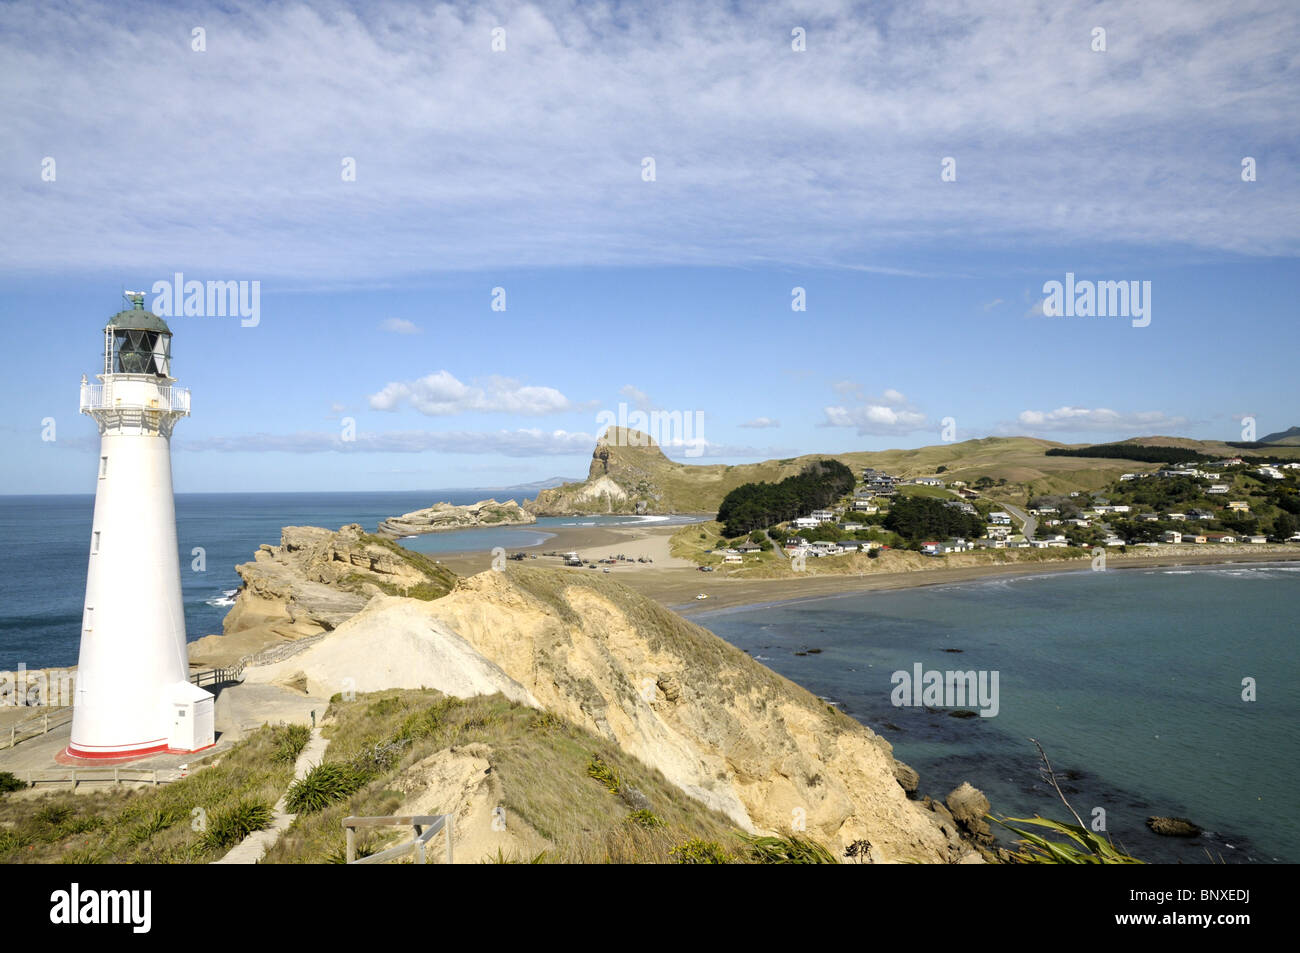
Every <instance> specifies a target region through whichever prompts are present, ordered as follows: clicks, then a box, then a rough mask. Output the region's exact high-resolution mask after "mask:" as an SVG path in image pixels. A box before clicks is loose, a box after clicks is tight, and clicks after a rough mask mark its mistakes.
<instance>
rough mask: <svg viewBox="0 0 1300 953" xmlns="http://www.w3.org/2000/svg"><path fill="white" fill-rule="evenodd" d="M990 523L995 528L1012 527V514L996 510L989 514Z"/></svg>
mask: <svg viewBox="0 0 1300 953" xmlns="http://www.w3.org/2000/svg"><path fill="white" fill-rule="evenodd" d="M989 522H990V523H992V524H993V525H994V526H1010V525H1011V514H1010V513H1004V512H1002V511H1001V510H994V511H993V512H992V513H990V514H989Z"/></svg>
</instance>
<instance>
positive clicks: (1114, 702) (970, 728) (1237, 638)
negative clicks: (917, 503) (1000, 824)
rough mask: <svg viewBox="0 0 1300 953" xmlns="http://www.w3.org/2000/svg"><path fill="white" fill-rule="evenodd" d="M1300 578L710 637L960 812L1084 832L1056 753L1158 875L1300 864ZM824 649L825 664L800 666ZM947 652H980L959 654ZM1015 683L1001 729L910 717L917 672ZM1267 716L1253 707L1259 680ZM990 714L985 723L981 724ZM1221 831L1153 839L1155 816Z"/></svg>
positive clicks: (927, 604) (1146, 583)
mask: <svg viewBox="0 0 1300 953" xmlns="http://www.w3.org/2000/svg"><path fill="white" fill-rule="evenodd" d="M1298 610H1300V567H1296V566H1294V565H1291V566H1287V565H1276V566H1245V565H1243V566H1235V567H1212V568H1197V569H1160V570H1112V571H1110V572H1104V573H1094V572H1088V571H1084V572H1080V573H1066V574H1054V575H1043V576H1022V577H1013V578H1001V579H996V580H989V581H982V582H978V583H971V584H963V585H953V586H942V587H925V588H920V589H910V590H900V591H893V592H872V593H860V594H853V595H848V596H838V597H834V598H826V599H817V600H809V601H802V602H797V603H786V604H775V605H769V606H764V607H761V608H757V609H754V608H749V609H737V610H720V611H718V612H706V613H702V614H699V615H696V616H694V617H693V619H694V621H697V622H699V623H700V624H701V625H704V626H707V627H708V628H710V629H711V630H713V631H714V632H716V633H717V634H718V635H720V636H721V637H723V638H725V639H727V640H728V641H729V642H732V643H733V644H735V645H737V646H739V647H740V648H742V649H745V650H746V651H748V652H750V653H751V654H752V655H753V656H754V657H755V658H758V659H760V660H761V661H762V662H763V663H764V664H765V665H767V666H769V667H770V668H773V669H775V670H776V671H778V672H780V673H781V674H782V675H785V676H787V677H788V678H790V679H792V680H793V681H796V682H798V683H799V684H801V685H803V686H805V687H806V688H808V689H809V690H811V691H813V692H815V693H817V694H819V695H821V696H823V697H825V698H827V699H830V700H832V701H835V702H838V703H839V704H840V705H841V706H842V707H843V709H844V710H845V711H846V712H848V713H849V714H850V715H853V716H854V717H855V718H858V719H859V720H861V721H863V722H864V723H866V724H868V725H871V726H873V727H874V728H876V729H877V730H878V731H879V732H880V734H881V735H883V736H884V737H886V738H887V739H888V740H889V741H890V742H891V743H892V744H893V745H894V747H895V753H896V755H897V756H898V757H899V758H900V759H902V760H903V761H905V762H907V763H909V764H911V765H912V766H913V767H915V768H916V769H917V770H918V771H919V772H920V773H921V792H922V793H927V794H930V795H932V796H935V797H939V798H942V797H943V796H945V795H946V794H947V792H948V791H950V790H952V788H954V787H955V786H956V785H957V784H959V783H960V782H962V781H963V780H969V781H970V782H971V783H972V784H974V785H975V786H976V787H978V788H980V789H982V790H983V791H984V792H985V793H986V794H987V795H988V797H989V799H990V801H991V802H992V804H993V810H994V812H995V813H1005V814H1008V815H1012V816H1028V815H1031V814H1033V813H1035V812H1038V813H1041V814H1043V815H1045V816H1051V817H1055V818H1057V819H1060V820H1065V819H1067V818H1068V815H1066V813H1065V809H1064V807H1063V806H1062V805H1061V803H1060V802H1059V801H1058V800H1057V799H1056V796H1055V794H1054V793H1053V792H1052V791H1051V790H1050V788H1048V786H1047V785H1046V784H1045V783H1043V782H1042V781H1041V780H1040V779H1039V771H1038V762H1037V754H1036V752H1035V751H1034V748H1033V746H1032V744H1031V743H1030V742H1029V740H1028V739H1029V738H1031V737H1032V738H1036V739H1038V740H1039V741H1040V742H1041V743H1042V745H1043V747H1044V748H1045V749H1046V751H1047V754H1048V757H1049V758H1050V759H1051V760H1052V764H1053V767H1054V768H1055V769H1056V770H1057V774H1058V776H1060V777H1062V778H1064V779H1065V780H1064V787H1065V789H1066V794H1067V797H1068V798H1069V799H1070V801H1071V803H1072V804H1073V805H1074V807H1075V809H1076V810H1077V811H1078V813H1079V814H1080V815H1081V816H1083V817H1084V819H1085V820H1089V821H1090V820H1091V819H1092V817H1093V816H1094V815H1093V813H1092V812H1093V809H1094V808H1097V807H1100V808H1103V809H1104V810H1105V812H1106V821H1107V829H1108V831H1109V832H1110V834H1111V835H1112V837H1113V838H1114V839H1115V840H1116V842H1117V843H1120V844H1122V846H1124V847H1126V848H1128V849H1129V850H1130V851H1131V852H1132V853H1134V854H1135V855H1137V856H1139V857H1142V858H1144V859H1148V860H1152V861H1182V862H1187V863H1203V862H1208V860H1209V857H1207V856H1206V853H1205V850H1206V848H1209V850H1210V852H1211V854H1212V855H1213V857H1214V859H1215V860H1216V861H1217V860H1218V859H1219V858H1220V857H1222V859H1223V860H1224V861H1227V862H1269V861H1285V862H1291V863H1295V862H1300V819H1298V818H1297V816H1296V811H1295V808H1296V790H1297V788H1298V786H1300V766H1298V762H1297V755H1298V754H1300V729H1298V728H1297V719H1298V718H1300V651H1298V650H1297V641H1296V639H1297V628H1298V626H1297V619H1298V618H1300V611H1298ZM810 648H819V649H821V650H822V651H821V652H820V653H814V654H808V655H797V654H795V653H797V652H802V651H806V650H807V649H810ZM947 649H960V650H961V651H960V652H948V651H945V650H947ZM917 662H920V663H921V664H922V665H923V667H924V669H926V670H931V669H933V670H939V671H949V670H961V671H967V670H975V671H981V670H983V671H989V672H992V671H997V672H998V673H999V682H998V685H999V711H998V713H997V714H996V715H995V716H993V717H987V718H986V717H973V718H965V719H961V718H954V717H952V716H951V715H949V714H948V712H949V711H950V710H951V709H947V708H938V707H935V708H933V709H932V710H927V709H926V708H924V707H921V708H914V707H896V706H895V705H894V704H893V703H892V701H891V692H892V690H893V688H894V683H893V682H892V680H891V675H892V673H894V672H895V671H898V670H906V671H909V672H910V671H911V670H912V668H913V665H914V664H915V663H917ZM1247 677H1251V678H1254V679H1256V681H1257V692H1258V695H1257V698H1258V700H1257V701H1254V702H1247V701H1243V700H1242V691H1243V688H1242V680H1243V679H1244V678H1247ZM967 707H968V708H969V709H971V710H974V709H975V707H976V706H974V705H968V706H967ZM1153 814H1158V815H1174V816H1183V817H1187V818H1189V819H1191V820H1192V821H1194V822H1196V823H1197V824H1199V825H1200V826H1201V827H1203V828H1205V830H1206V832H1207V833H1206V834H1205V835H1203V836H1202V837H1200V838H1196V839H1194V840H1188V841H1184V840H1175V839H1172V838H1163V837H1158V836H1156V835H1154V834H1152V833H1150V832H1149V831H1148V830H1147V829H1146V827H1145V824H1144V821H1145V819H1146V818H1147V817H1148V816H1149V815H1153Z"/></svg>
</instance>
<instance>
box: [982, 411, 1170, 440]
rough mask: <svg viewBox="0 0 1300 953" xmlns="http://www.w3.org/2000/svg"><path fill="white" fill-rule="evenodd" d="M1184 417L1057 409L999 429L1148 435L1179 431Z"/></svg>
mask: <svg viewBox="0 0 1300 953" xmlns="http://www.w3.org/2000/svg"><path fill="white" fill-rule="evenodd" d="M1186 423H1187V418H1186V417H1172V416H1170V415H1168V414H1166V413H1164V412H1163V411H1159V410H1144V411H1135V412H1130V413H1119V412H1118V411H1114V410H1109V409H1107V408H1105V407H1097V408H1087V407H1058V408H1056V410H1047V411H1043V410H1025V411H1022V412H1021V413H1020V416H1019V417H1017V418H1016V422H1015V424H1013V425H1007V424H1004V425H1003V426H1002V428H1000V429H1003V430H1004V431H1005V430H1008V429H1009V430H1012V431H1015V432H1019V433H1054V432H1082V431H1113V432H1115V433H1125V434H1128V435H1132V434H1134V433H1148V434H1150V433H1152V432H1154V431H1155V430H1159V429H1170V428H1177V427H1181V426H1183V425H1184V424H1186Z"/></svg>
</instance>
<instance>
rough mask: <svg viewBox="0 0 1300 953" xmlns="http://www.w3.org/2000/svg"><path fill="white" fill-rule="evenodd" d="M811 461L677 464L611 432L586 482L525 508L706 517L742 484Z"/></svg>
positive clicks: (546, 494)
mask: <svg viewBox="0 0 1300 953" xmlns="http://www.w3.org/2000/svg"><path fill="white" fill-rule="evenodd" d="M811 459H812V458H811V457H809V458H799V459H798V460H796V459H791V460H788V461H768V462H766V463H753V464H745V465H742V466H723V465H711V466H698V465H692V464H684V463H677V462H675V461H673V460H669V459H668V458H667V457H666V456H664V453H663V450H661V449H660V448H659V445H658V444H657V443H655V441H654V440H653V439H652V438H651V437H650V436H648V435H647V434H644V433H641V432H640V431H638V430H628V429H625V428H621V427H611V428H609V429H608V430H607V431H606V432H605V433H604V434H602V435H601V436H600V437H599V438H598V439H597V441H596V449H595V450H593V451H592V454H591V466H590V468H589V469H588V472H587V479H586V480H584V481H582V482H581V483H566V484H564V485H562V486H558V487H554V488H553V489H549V490H542V491H541V492H540V493H538V494H537V497H536V499H533V500H530V501H528V502H527V503H525V504H524V506H525V508H526V509H527V510H528V511H529V512H531V513H534V514H535V515H537V516H572V515H580V514H599V513H626V514H638V513H648V514H669V513H710V512H716V511H717V508H718V504H720V503H721V502H722V498H723V497H724V496H726V495H727V493H728V492H730V491H731V490H733V489H735V488H736V487H738V486H740V485H741V484H742V483H748V482H750V481H753V480H781V479H784V478H785V477H787V476H792V475H793V474H795V473H798V472H799V470H800V469H801V468H802V466H803V465H804V464H806V463H807V462H808V461H809V460H811Z"/></svg>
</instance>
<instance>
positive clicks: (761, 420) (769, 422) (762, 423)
mask: <svg viewBox="0 0 1300 953" xmlns="http://www.w3.org/2000/svg"><path fill="white" fill-rule="evenodd" d="M740 426H742V427H752V428H753V429H755V430H762V429H765V428H767V427H779V426H781V421H779V420H773V419H772V418H771V417H755V418H754V419H753V420H746V421H745V422H744V423H743V424H741V425H740Z"/></svg>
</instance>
